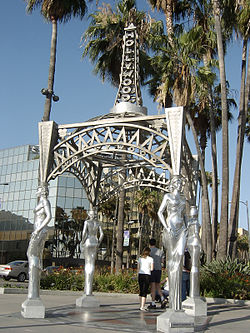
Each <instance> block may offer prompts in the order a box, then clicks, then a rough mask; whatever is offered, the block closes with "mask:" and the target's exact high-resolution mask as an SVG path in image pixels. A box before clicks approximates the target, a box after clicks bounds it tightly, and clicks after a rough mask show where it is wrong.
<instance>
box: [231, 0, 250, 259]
mask: <svg viewBox="0 0 250 333" xmlns="http://www.w3.org/2000/svg"><path fill="white" fill-rule="evenodd" d="M234 9H235V10H234V11H233V13H234V14H235V15H236V17H235V18H234V19H235V25H236V26H235V30H236V31H237V32H238V34H239V35H240V36H241V37H242V40H243V46H242V62H241V63H242V66H241V89H240V106H239V116H238V137H237V150H236V161H235V170H234V182H233V192H232V199H231V209H230V220H229V248H228V252H229V256H230V257H232V258H235V257H236V240H237V230H238V217H239V200H240V179H241V165H242V157H243V146H244V137H245V131H246V124H247V115H248V107H249V86H250V64H249V62H250V52H249V51H248V68H247V44H248V40H249V30H250V4H249V1H248V2H247V1H242V2H241V3H239V2H238V1H237V2H236V7H234Z"/></svg>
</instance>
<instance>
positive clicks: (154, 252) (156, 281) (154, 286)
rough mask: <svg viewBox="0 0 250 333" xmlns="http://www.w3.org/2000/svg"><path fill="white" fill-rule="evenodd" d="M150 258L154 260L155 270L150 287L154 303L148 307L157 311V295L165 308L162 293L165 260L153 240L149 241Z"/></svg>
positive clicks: (152, 273)
mask: <svg viewBox="0 0 250 333" xmlns="http://www.w3.org/2000/svg"><path fill="white" fill-rule="evenodd" d="M149 246H150V256H151V257H152V258H153V259H154V269H153V271H152V272H151V277H150V286H151V297H152V302H151V304H150V305H149V306H148V309H155V308H156V304H155V296H156V293H157V294H158V295H159V296H160V297H161V307H162V308H164V307H165V303H164V296H163V295H162V291H161V264H162V259H163V251H162V250H160V249H158V248H157V247H156V240H155V239H154V238H151V239H150V240H149Z"/></svg>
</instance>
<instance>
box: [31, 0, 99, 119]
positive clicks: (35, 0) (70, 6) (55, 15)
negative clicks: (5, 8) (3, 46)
mask: <svg viewBox="0 0 250 333" xmlns="http://www.w3.org/2000/svg"><path fill="white" fill-rule="evenodd" d="M25 1H26V2H27V7H26V9H27V12H28V13H32V12H33V10H34V9H36V8H40V9H41V14H42V15H43V16H44V17H45V18H46V20H48V21H49V22H51V24H52V35H51V46H50V63H49V76H48V87H47V89H42V94H44V95H45V96H46V98H45V105H44V114H43V118H42V120H43V121H48V120H50V112H51V100H52V99H53V100H54V101H57V100H58V97H57V96H55V95H54V91H53V89H54V78H55V65H56V44H57V23H58V22H64V23H65V22H68V21H69V20H70V19H71V17H72V16H74V17H79V18H80V19H82V18H83V17H84V15H85V13H86V10H87V6H86V1H85V0H25ZM89 1H92V0H89Z"/></svg>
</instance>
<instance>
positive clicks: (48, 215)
mask: <svg viewBox="0 0 250 333" xmlns="http://www.w3.org/2000/svg"><path fill="white" fill-rule="evenodd" d="M41 205H42V206H43V208H44V211H45V215H46V217H45V219H44V220H43V222H42V223H41V225H40V226H39V227H38V228H37V229H36V230H35V233H36V234H38V233H39V232H40V231H41V230H42V229H43V228H44V227H46V225H48V224H49V222H50V220H51V218H52V213H51V207H50V202H49V200H47V199H44V200H43V201H42V202H41Z"/></svg>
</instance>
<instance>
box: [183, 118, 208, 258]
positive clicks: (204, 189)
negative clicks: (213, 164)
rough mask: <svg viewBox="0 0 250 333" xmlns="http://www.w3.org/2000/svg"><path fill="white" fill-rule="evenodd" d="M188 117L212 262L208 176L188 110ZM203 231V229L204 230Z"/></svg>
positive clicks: (203, 222) (203, 223)
mask: <svg viewBox="0 0 250 333" xmlns="http://www.w3.org/2000/svg"><path fill="white" fill-rule="evenodd" d="M186 117H187V121H188V123H189V126H190V128H191V130H192V133H193V136H194V142H195V146H196V150H197V154H198V157H199V163H200V169H201V183H202V192H203V197H202V198H203V201H204V202H203V204H204V211H203V212H204V215H203V217H204V220H203V221H202V225H203V226H204V225H205V230H206V237H207V241H206V247H207V248H206V251H207V252H206V258H207V262H208V263H209V262H211V260H212V230H211V222H210V210H209V197H208V189H207V177H206V172H205V166H204V163H203V159H202V155H201V151H200V146H199V141H198V138H197V134H196V131H195V127H194V124H193V120H192V118H191V116H190V114H189V112H186ZM202 232H203V231H202ZM203 250H204V249H203Z"/></svg>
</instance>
